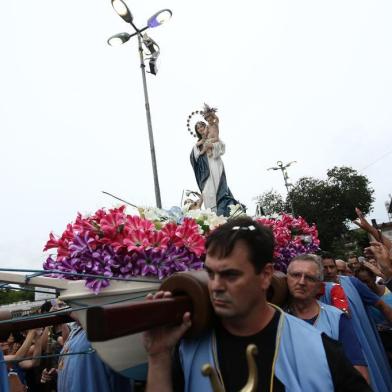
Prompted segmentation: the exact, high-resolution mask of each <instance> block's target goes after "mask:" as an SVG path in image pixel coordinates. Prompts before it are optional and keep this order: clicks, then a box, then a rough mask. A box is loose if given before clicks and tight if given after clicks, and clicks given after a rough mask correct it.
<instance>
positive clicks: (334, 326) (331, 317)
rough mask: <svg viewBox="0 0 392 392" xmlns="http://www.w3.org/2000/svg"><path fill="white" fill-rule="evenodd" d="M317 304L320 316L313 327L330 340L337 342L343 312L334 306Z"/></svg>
mask: <svg viewBox="0 0 392 392" xmlns="http://www.w3.org/2000/svg"><path fill="white" fill-rule="evenodd" d="M317 302H318V303H319V305H320V314H319V317H318V319H317V320H316V322H315V323H314V324H313V327H315V328H316V329H318V330H319V331H321V332H324V333H325V334H326V335H328V336H329V337H330V338H332V339H335V340H339V324H340V317H341V315H342V314H343V312H342V311H341V310H339V309H338V308H335V307H334V306H330V305H326V304H323V303H321V302H319V301H317Z"/></svg>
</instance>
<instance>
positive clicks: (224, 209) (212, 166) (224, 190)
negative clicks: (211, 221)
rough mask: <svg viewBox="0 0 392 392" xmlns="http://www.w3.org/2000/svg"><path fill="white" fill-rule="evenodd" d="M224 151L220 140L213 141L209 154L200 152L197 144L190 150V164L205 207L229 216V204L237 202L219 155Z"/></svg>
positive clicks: (218, 213) (223, 145)
mask: <svg viewBox="0 0 392 392" xmlns="http://www.w3.org/2000/svg"><path fill="white" fill-rule="evenodd" d="M224 152H225V144H224V143H223V142H222V141H219V142H216V143H213V149H212V153H211V156H209V155H208V154H207V153H205V154H200V150H199V149H198V147H197V146H194V147H193V149H192V152H191V157H190V158H191V164H192V167H193V171H194V172H195V177H196V182H197V185H198V187H199V189H200V192H201V193H202V195H203V202H204V207H205V208H210V209H211V210H212V211H214V212H216V214H217V215H224V216H229V213H230V210H229V206H230V205H235V204H238V201H237V200H235V199H234V197H233V195H232V193H231V191H230V189H229V187H228V186H227V182H226V173H225V168H224V166H223V161H222V158H221V156H222V155H223V154H224Z"/></svg>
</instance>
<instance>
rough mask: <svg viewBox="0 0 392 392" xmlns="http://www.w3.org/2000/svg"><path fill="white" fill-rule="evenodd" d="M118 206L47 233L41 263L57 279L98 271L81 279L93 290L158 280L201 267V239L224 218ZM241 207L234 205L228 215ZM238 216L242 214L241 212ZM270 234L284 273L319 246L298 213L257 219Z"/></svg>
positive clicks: (199, 212) (203, 212) (314, 230)
mask: <svg viewBox="0 0 392 392" xmlns="http://www.w3.org/2000/svg"><path fill="white" fill-rule="evenodd" d="M126 208H127V207H126V206H125V205H122V206H120V207H117V208H112V209H109V210H107V209H104V208H102V209H99V210H98V211H96V212H95V213H94V214H92V215H88V216H83V215H82V214H80V213H78V214H77V217H76V219H75V221H74V222H72V223H69V224H68V225H67V227H66V229H65V231H64V232H63V234H62V235H61V236H60V237H57V236H55V235H54V234H53V233H50V235H49V240H48V241H47V243H46V245H45V247H44V251H51V250H55V252H54V253H53V254H50V255H49V256H48V258H47V259H46V261H45V262H44V266H43V267H44V269H45V270H52V271H53V270H54V271H58V273H56V276H57V277H62V278H66V279H75V280H76V279H80V276H74V275H64V274H61V272H67V273H78V274H87V275H97V276H100V277H99V278H98V277H97V278H94V277H91V276H88V277H85V280H86V286H87V287H89V288H90V289H91V290H93V291H94V292H95V293H98V292H99V291H100V290H101V288H104V287H106V286H108V285H109V284H110V279H103V278H102V276H105V277H107V278H124V279H128V278H132V277H146V278H153V279H159V280H161V279H163V278H165V277H167V276H170V275H171V274H173V273H174V272H179V271H188V270H191V269H200V268H202V267H203V261H204V258H205V248H204V244H205V238H206V236H207V235H208V234H209V233H210V231H211V230H214V229H215V228H216V227H218V226H220V225H222V224H224V223H225V222H226V221H227V220H226V218H225V217H223V216H217V215H216V214H215V213H214V212H212V211H211V210H190V211H188V210H183V209H181V208H179V207H173V208H171V209H170V210H163V209H158V208H150V207H146V208H139V209H138V212H139V215H134V214H131V213H128V212H127V210H126ZM238 211H240V209H238V208H235V207H233V209H232V216H231V217H229V218H228V219H231V218H235V217H237V216H238V214H239V212H238ZM241 214H242V212H241ZM257 221H258V222H260V223H262V224H263V225H266V226H269V227H271V229H272V230H273V232H274V235H275V242H276V244H275V250H274V258H275V268H276V269H277V270H280V271H283V272H286V270H287V265H288V263H289V262H290V260H291V259H292V258H293V257H294V256H296V255H298V254H302V253H313V252H316V251H317V250H319V247H318V246H319V240H318V234H317V228H316V226H315V225H312V226H310V225H308V223H307V222H306V221H305V220H304V219H303V218H301V217H298V218H295V217H293V216H291V215H287V214H283V215H281V216H275V217H264V218H258V219H257Z"/></svg>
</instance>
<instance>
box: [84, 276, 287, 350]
mask: <svg viewBox="0 0 392 392" xmlns="http://www.w3.org/2000/svg"><path fill="white" fill-rule="evenodd" d="M207 283H208V277H207V274H206V272H205V271H197V272H180V273H176V274H174V275H172V276H171V277H169V278H168V279H167V280H165V281H164V282H163V283H162V285H161V287H160V290H163V291H171V292H172V294H173V297H172V298H164V299H158V300H146V301H140V302H134V303H131V304H116V305H105V306H97V307H92V308H89V309H88V310H87V337H88V339H89V340H90V341H92V342H94V341H98V342H101V341H106V340H109V339H114V338H119V337H122V336H126V335H131V334H134V333H138V332H141V331H144V330H147V329H150V328H154V327H158V326H164V325H175V324H180V323H181V321H182V317H183V314H184V313H185V312H191V314H192V326H191V328H190V329H189V330H188V331H187V334H186V336H187V337H191V336H197V335H199V334H200V333H201V332H202V331H203V330H204V329H206V328H208V326H209V325H210V324H211V323H212V317H213V310H212V306H211V302H210V300H209V294H208V288H207ZM267 297H268V298H267V299H268V300H269V301H270V302H272V303H274V304H276V305H282V304H283V303H284V302H285V301H286V298H287V285H286V279H285V275H284V274H283V273H281V272H275V273H274V277H273V280H272V284H271V288H270V291H269V293H268V295H267Z"/></svg>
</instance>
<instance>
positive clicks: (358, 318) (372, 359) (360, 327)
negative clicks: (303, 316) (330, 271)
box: [320, 276, 392, 392]
mask: <svg viewBox="0 0 392 392" xmlns="http://www.w3.org/2000/svg"><path fill="white" fill-rule="evenodd" d="M339 279H340V285H341V286H342V287H343V290H344V292H345V294H346V296H347V299H348V301H349V305H350V314H351V316H352V322H353V325H354V330H355V332H356V334H357V336H358V339H359V341H360V342H361V345H362V350H363V353H364V355H365V359H366V362H367V363H368V369H369V375H370V381H371V386H372V388H373V390H374V391H376V392H391V391H392V371H391V368H390V366H389V363H388V359H387V357H386V354H385V351H384V347H383V346H382V342H381V339H380V336H379V334H378V332H377V329H376V326H375V324H374V322H373V320H372V319H371V317H370V316H369V313H368V309H367V306H365V305H364V304H363V302H362V299H361V297H360V295H359V293H358V291H357V289H356V288H355V287H354V285H353V284H352V283H351V281H350V278H349V277H347V276H340V278H339ZM332 286H333V283H329V282H327V283H326V284H325V295H324V296H323V297H321V298H320V300H321V301H322V302H324V303H326V304H331V288H332Z"/></svg>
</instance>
